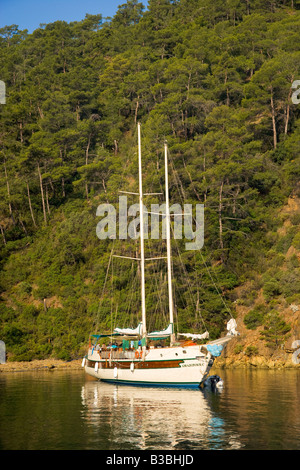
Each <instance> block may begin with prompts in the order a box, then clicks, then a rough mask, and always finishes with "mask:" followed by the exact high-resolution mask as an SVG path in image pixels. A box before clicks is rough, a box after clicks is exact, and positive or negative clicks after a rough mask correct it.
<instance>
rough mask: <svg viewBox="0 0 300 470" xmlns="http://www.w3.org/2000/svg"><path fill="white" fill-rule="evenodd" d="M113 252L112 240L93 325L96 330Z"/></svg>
mask: <svg viewBox="0 0 300 470" xmlns="http://www.w3.org/2000/svg"><path fill="white" fill-rule="evenodd" d="M113 252H114V240H113V247H112V249H111V252H110V257H109V261H108V266H107V268H106V274H105V280H104V284H103V288H102V294H101V298H100V302H99V306H98V311H97V321H96V325H95V326H96V330H98V326H99V314H100V310H101V307H102V303H103V296H104V290H105V287H106V282H107V278H108V272H109V268H110V264H111V261H112V258H113Z"/></svg>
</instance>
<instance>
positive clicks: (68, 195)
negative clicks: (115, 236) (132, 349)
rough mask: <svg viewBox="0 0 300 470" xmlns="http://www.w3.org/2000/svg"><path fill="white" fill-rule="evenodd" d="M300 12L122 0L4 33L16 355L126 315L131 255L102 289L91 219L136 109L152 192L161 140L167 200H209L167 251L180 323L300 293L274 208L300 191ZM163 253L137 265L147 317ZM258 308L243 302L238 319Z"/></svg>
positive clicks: (1, 194) (211, 1) (57, 346)
mask: <svg viewBox="0 0 300 470" xmlns="http://www.w3.org/2000/svg"><path fill="white" fill-rule="evenodd" d="M299 23H300V16H299V5H298V2H292V3H291V2H283V1H280V0H278V1H277V0H274V1H272V2H264V1H262V0H255V1H252V2H248V1H245V2H237V1H230V2H224V1H219V0H218V1H217V0H180V1H172V0H163V1H161V0H160V1H157V0H150V1H149V2H148V8H147V10H145V9H144V7H143V5H142V3H141V2H138V1H137V0H128V1H127V2H125V3H124V4H121V5H120V6H119V9H118V11H117V12H116V15H115V16H114V17H113V18H112V19H106V20H104V19H103V18H102V16H101V15H86V17H85V18H84V19H83V20H82V21H78V22H71V23H69V24H68V23H67V22H64V21H56V22H54V23H51V24H47V25H41V26H40V27H39V28H38V29H36V30H35V31H34V32H33V33H32V34H28V33H27V32H26V31H20V30H19V29H18V27H17V26H16V25H10V26H6V27H4V28H1V29H0V44H1V48H0V66H1V80H3V81H4V82H5V84H6V89H7V102H6V105H5V106H3V105H2V106H1V107H0V121H1V150H0V229H1V231H0V237H1V239H0V257H1V262H0V269H1V278H0V279H1V281H0V289H1V292H2V293H3V299H4V298H5V299H6V300H5V301H4V300H2V301H1V303H0V313H1V320H0V336H1V339H2V337H3V338H4V339H6V340H7V342H8V345H9V348H10V351H11V353H12V354H13V355H14V357H16V358H19V359H18V360H21V359H22V358H23V360H25V359H24V358H28V359H30V358H34V357H46V356H49V355H55V356H56V357H58V356H59V357H61V358H64V359H69V358H72V357H75V356H76V354H78V351H79V350H80V347H81V346H82V345H84V344H85V343H86V342H87V340H88V335H89V333H90V332H91V331H92V329H93V328H94V327H95V326H96V325H97V326H98V327H99V328H106V329H108V330H110V328H112V327H114V326H116V325H115V323H116V321H117V320H118V322H119V323H122V322H124V321H125V318H126V317H127V318H128V315H129V314H130V321H132V323H133V325H132V326H136V325H135V323H136V321H137V320H138V319H139V317H140V309H139V290H138V289H137V285H138V283H137V281H136V278H137V277H136V275H137V272H136V268H132V270H131V271H130V274H128V264H126V266H124V265H121V264H119V265H118V266H119V267H117V265H116V264H115V265H114V273H113V276H112V277H113V283H112V284H109V285H107V286H106V289H103V286H104V281H105V278H106V268H107V265H108V262H109V259H110V252H111V248H112V242H111V241H110V240H107V241H101V242H100V241H99V240H98V238H97V237H96V234H95V229H96V224H97V218H96V209H97V206H98V205H99V204H101V203H104V202H109V203H112V204H115V203H116V202H117V194H118V191H119V190H120V189H121V190H125V191H132V192H136V190H137V184H138V181H137V158H136V140H137V135H136V123H137V121H141V122H142V138H143V147H144V150H143V176H144V180H145V181H144V186H145V188H147V192H148V191H149V192H161V190H162V187H163V184H164V173H163V155H162V149H163V142H164V140H165V139H167V140H168V146H169V150H170V176H169V177H170V202H171V204H172V203H181V204H182V203H183V202H186V203H191V204H194V205H195V204H196V203H204V204H205V245H204V248H203V249H202V250H201V252H199V253H198V252H196V253H192V254H191V253H187V252H184V250H182V248H183V244H180V243H179V247H177V245H176V244H173V247H172V250H173V269H174V277H175V279H176V281H175V283H174V290H175V305H176V312H177V318H176V327H177V328H178V330H179V331H189V330H191V329H193V330H196V331H198V330H199V331H201V332H202V330H203V321H204V322H205V324H206V326H207V328H208V329H209V331H210V335H211V338H214V337H216V336H218V335H219V334H220V333H221V332H222V331H223V330H224V328H225V324H226V320H227V319H228V309H232V303H231V302H232V301H233V300H236V301H237V302H238V303H241V302H242V303H244V305H248V306H250V305H253V303H254V301H255V299H256V297H257V295H258V290H259V289H260V288H262V289H263V294H264V296H265V299H266V300H267V301H268V302H272V300H273V299H274V298H277V297H280V296H283V297H285V298H287V297H293V296H295V295H297V292H299V281H298V279H299V278H300V276H299V265H298V264H297V259H296V258H295V256H294V258H290V261H289V262H286V261H285V255H286V253H287V252H288V250H289V249H290V247H291V246H292V247H294V249H296V250H298V249H299V247H300V242H299V233H298V232H299V230H298V225H299V219H298V218H297V216H296V215H293V217H292V218H291V223H292V226H291V227H288V226H287V227H288V228H287V231H286V234H285V235H284V236H282V235H279V232H278V228H279V227H280V225H281V224H282V221H281V219H280V218H278V213H279V212H280V209H281V208H282V206H283V205H284V204H285V203H286V201H287V198H288V197H289V196H290V195H294V196H297V195H298V196H300V190H299V177H300V160H299V131H300V125H299V124H300V120H299V118H300V107H299V106H295V105H293V104H292V102H291V93H292V89H291V84H292V82H293V80H294V79H295V78H297V73H298V71H299V63H300V58H299V51H298V30H299V26H300V24H299ZM149 201H150V199H149ZM134 202H136V201H134ZM153 202H157V201H156V200H155V201H154V200H153ZM159 202H162V201H159ZM133 245H134V244H133ZM177 248H179V250H177ZM118 249H120V251H122V253H123V254H125V253H127V254H129V256H136V250H137V247H136V246H132V244H131V245H130V244H129V243H127V242H126V243H124V244H123V245H122V247H121V246H118ZM148 249H149V252H150V251H151V254H153V253H154V252H157V250H158V249H159V248H158V245H154V246H152V247H148ZM180 250H181V251H183V252H184V253H183V254H182V255H181V257H180V256H179V251H180ZM181 264H183V266H184V268H183V269H182V267H181ZM284 264H285V267H287V266H288V270H286V272H281V268H282V267H283V265H284ZM163 266H164V265H159V266H154V265H151V266H150V273H149V274H148V277H147V286H148V285H149V287H147V309H148V310H149V318H150V320H149V321H150V325H149V328H150V327H152V323H151V322H153V326H154V317H155V314H156V313H157V312H158V311H159V312H160V319H159V320H158V321H159V322H160V323H161V324H160V327H164V326H165V324H166V322H167V295H166V280H165V276H166V273H165V271H163V270H164V269H165V268H164V267H163ZM158 267H159V268H160V271H163V275H162V277H161V278H160V279H159V288H158V290H159V296H158V297H157V295H156V294H155V291H157V287H158V286H157V283H158V281H157V279H158V274H157V273H158ZM208 268H209V270H208ZM246 281H248V282H247V283H246ZM243 283H246V285H248V287H247V288H245V289H244V291H243V292H242V295H241V298H235V296H236V294H234V289H235V288H236V287H237V286H240V285H241V284H243ZM133 286H134V287H135V289H133V290H134V293H133V294H131V293H130V292H131V291H132V287H133ZM112 293H113V295H112ZM112 297H113V300H114V305H113V306H112V301H111V300H112ZM44 299H46V306H47V308H48V309H47V311H45V310H44V303H43V302H44ZM100 299H101V302H100ZM32 305H34V306H35V307H32ZM28 306H30V307H28ZM27 307H28V308H27ZM195 312H196V315H195ZM263 317H264V315H263V313H262V312H261V311H257V310H255V308H254V309H253V310H252V311H251V312H250V313H249V314H248V316H246V318H245V324H246V325H247V327H249V328H254V327H256V326H257V325H258V324H261V322H262V321H263Z"/></svg>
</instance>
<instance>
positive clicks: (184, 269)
mask: <svg viewBox="0 0 300 470" xmlns="http://www.w3.org/2000/svg"><path fill="white" fill-rule="evenodd" d="M172 232H173V228H172ZM175 245H176V248H177V252H178V256H179V260H180V263H181V265H182V268H183V273H184V275H185V278H186V280H187V285H188V289H189V292H190V296H191V298H192V301H193V303H194V304H195V305H194V307H195V310H196V309H197V303H196V302H195V300H194V294H193V292H192V286H191V283H190V280H189V276H188V274H187V271H186V268H185V266H184V263H183V261H182V257H181V254H180V251H179V247H178V244H177V242H176V241H175ZM199 316H200V319H201V321H202V323H203V326H204V328H205V330H206V331H208V330H207V327H206V324H205V322H204V319H203V317H202V315H201V311H199Z"/></svg>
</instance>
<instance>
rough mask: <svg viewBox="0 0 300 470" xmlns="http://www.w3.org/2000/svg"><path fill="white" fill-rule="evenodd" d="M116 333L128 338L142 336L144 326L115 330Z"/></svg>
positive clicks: (140, 324)
mask: <svg viewBox="0 0 300 470" xmlns="http://www.w3.org/2000/svg"><path fill="white" fill-rule="evenodd" d="M114 332H115V333H119V334H121V335H127V336H142V333H143V324H142V323H139V324H138V326H137V327H136V328H115V329H114Z"/></svg>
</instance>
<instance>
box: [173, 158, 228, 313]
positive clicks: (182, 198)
mask: <svg viewBox="0 0 300 470" xmlns="http://www.w3.org/2000/svg"><path fill="white" fill-rule="evenodd" d="M169 159H170V161H171V167H172V170H173V173H174V178H175V180H176V175H177V179H178V180H179V176H178V174H177V172H176V169H175V167H174V164H173V160H172V156H171V154H169ZM179 186H180V188H181V189H182V185H181V184H180V185H179ZM177 190H178V193H179V197H180V198H181V202H182V203H184V193H183V189H182V193H183V194H182V195H180V191H179V188H178V187H177ZM192 218H193V221H194V222H195V223H196V220H195V218H194V217H193V216H192ZM199 252H200V255H201V258H202V260H203V262H204V265H205V267H206V269H207V272H208V274H209V277H210V279H211V281H212V283H213V285H214V287H215V289H216V291H217V293H218V294H219V296H220V297H221V300H222V302H223V304H224V306H225V309H226V310H227V312H228V313H229V314H230V316H231V318H233V315H232V313H231V311H230V309H229V307H228V306H227V304H226V302H225V300H224V297H223V295H222V293H221V292H220V290H219V289H218V287H217V285H216V283H215V281H214V280H213V278H212V275H211V273H210V270H209V268H208V266H207V264H206V262H205V260H204V258H203V255H202V253H201V250H199ZM214 275H215V273H214Z"/></svg>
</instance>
